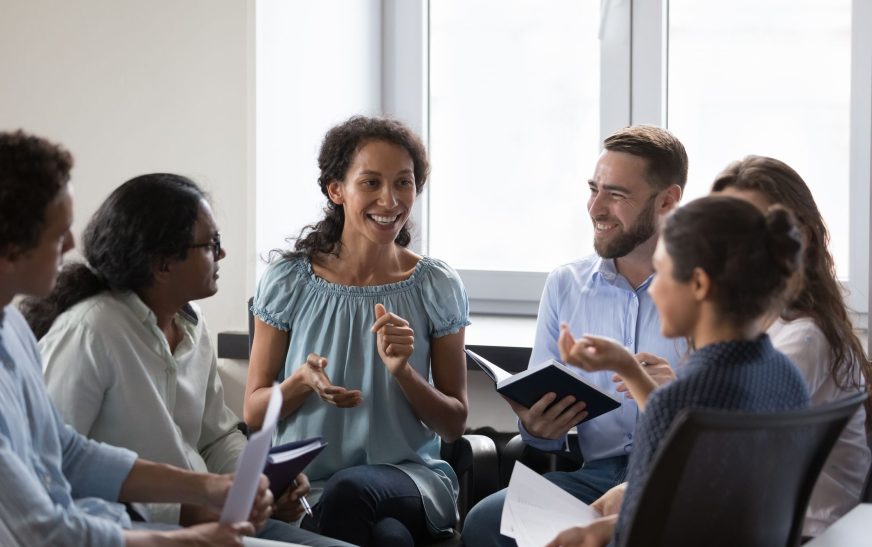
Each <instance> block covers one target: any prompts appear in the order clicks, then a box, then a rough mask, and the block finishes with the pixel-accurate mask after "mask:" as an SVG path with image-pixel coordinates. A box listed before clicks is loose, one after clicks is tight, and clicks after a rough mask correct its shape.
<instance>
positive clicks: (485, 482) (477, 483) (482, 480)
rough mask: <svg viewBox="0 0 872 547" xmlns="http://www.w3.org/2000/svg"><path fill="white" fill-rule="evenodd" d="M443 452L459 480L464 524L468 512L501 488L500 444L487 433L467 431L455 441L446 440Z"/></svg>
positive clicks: (461, 515)
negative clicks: (497, 445)
mask: <svg viewBox="0 0 872 547" xmlns="http://www.w3.org/2000/svg"><path fill="white" fill-rule="evenodd" d="M441 452H442V458H443V459H444V460H445V461H447V462H448V463H449V464H451V467H452V468H453V469H454V472H455V473H456V474H457V480H458V481H459V483H460V495H459V496H458V498H457V509H458V512H459V513H460V525H461V526H462V525H463V521H464V519H465V518H466V513H468V512H469V510H470V509H471V508H472V507H473V506H474V505H475V504H476V503H478V502H479V501H481V500H482V499H483V498H485V497H487V496H489V495H490V494H492V493H494V492H496V491H497V490H498V489H499V486H500V482H499V461H498V459H497V447H496V445H495V444H494V442H493V440H492V439H490V438H489V437H486V436H484V435H464V436H463V437H461V438H460V439H458V440H457V441H455V442H453V443H446V442H443V443H442V450H441Z"/></svg>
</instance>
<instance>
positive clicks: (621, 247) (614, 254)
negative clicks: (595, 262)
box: [593, 196, 657, 258]
mask: <svg viewBox="0 0 872 547" xmlns="http://www.w3.org/2000/svg"><path fill="white" fill-rule="evenodd" d="M653 197H654V196H652V198H653ZM655 201H656V200H654V199H649V200H648V203H646V204H645V208H644V209H642V212H640V213H639V216H638V217H636V222H635V223H633V225H632V226H631V227H630V229H629V230H628V231H626V232H624V233H622V234H619V235H617V236H615V238H614V239H612V240H611V241H601V242H598V241H597V240H596V239H594V240H593V248H594V250H595V251H596V254H598V255H600V256H601V257H603V258H621V257H624V256H627V255H628V254H630V253H631V252H633V249H635V248H636V247H638V246H639V245H641V244H642V243H644V242H646V241H648V239H650V238H651V236H653V235H654V234H655V233H656V232H657V218H656V215H655V214H654V202H655Z"/></svg>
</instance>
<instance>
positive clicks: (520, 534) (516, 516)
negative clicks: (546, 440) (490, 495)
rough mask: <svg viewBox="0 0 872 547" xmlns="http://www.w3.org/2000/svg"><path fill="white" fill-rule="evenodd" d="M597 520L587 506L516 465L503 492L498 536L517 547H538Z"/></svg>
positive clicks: (535, 474) (541, 477)
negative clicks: (503, 498)
mask: <svg viewBox="0 0 872 547" xmlns="http://www.w3.org/2000/svg"><path fill="white" fill-rule="evenodd" d="M599 517H600V514H599V513H598V512H596V511H595V510H594V509H592V508H591V507H590V506H589V505H588V504H586V503H584V502H583V501H581V500H579V499H576V498H575V497H573V496H572V495H571V494H569V493H568V492H566V491H564V490H563V489H561V488H560V487H559V486H557V485H556V484H554V483H553V482H551V481H549V480H548V479H546V478H545V477H543V476H541V475H539V474H538V473H536V472H535V471H533V470H532V469H530V468H529V467H527V466H526V465H524V464H522V463H520V462H517V463H515V468H514V469H513V470H512V478H511V479H510V480H509V489H508V491H507V492H506V502H505V504H504V505H503V515H502V520H501V521H500V533H501V534H503V535H504V536H508V537H510V538H514V539H515V541H516V542H517V544H518V547H542V546H543V545H546V544H548V542H550V541H551V540H553V539H554V538H555V537H557V534H559V533H560V532H562V531H564V530H566V529H568V528H572V527H573V526H584V525H586V524H589V523H590V522H592V521H593V520H595V519H598V518H599Z"/></svg>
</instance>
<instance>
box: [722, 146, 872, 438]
mask: <svg viewBox="0 0 872 547" xmlns="http://www.w3.org/2000/svg"><path fill="white" fill-rule="evenodd" d="M727 188H734V189H736V190H750V191H755V192H759V193H760V194H762V195H763V197H765V198H766V201H768V202H769V203H773V204H778V205H783V206H785V207H787V208H788V209H790V210H791V211H793V214H794V215H796V218H797V220H798V222H799V225H800V226H801V227H802V228H801V229H802V233H803V237H804V238H805V241H806V250H805V257H804V267H803V271H802V278H801V281H802V287H801V289H800V290H799V291H797V293H796V294H795V295H794V297H793V298H792V299H791V300H790V301H789V302H788V303H787V305H786V306H785V308H784V310H783V311H782V313H781V317H782V318H783V319H785V320H791V319H796V318H798V317H810V318H811V319H812V320H813V321H814V322H815V324H816V325H817V326H818V328H820V329H821V332H823V334H824V337H825V338H826V339H827V343H828V344H829V345H830V349H831V351H832V357H833V359H832V361H831V363H830V375H831V376H832V378H833V381H834V382H835V383H836V385H837V386H838V387H840V388H841V389H847V388H849V387H850V388H861V387H863V386H861V385H859V384H860V382H859V381H858V378H856V374H854V362H855V361H856V362H857V363H858V364H859V366H860V370H861V372H862V373H863V375H864V376H865V378H866V382H867V383H868V382H872V363H870V362H869V359H868V358H867V357H866V353H865V352H864V350H863V345H862V344H861V343H860V340H859V339H858V338H857V335H856V334H855V333H854V329H853V327H852V325H851V320H850V318H849V317H848V307H847V305H846V304H845V300H844V297H843V295H842V290H841V287H840V286H839V283H838V281H837V280H836V265H835V261H834V260H833V257H832V255H831V254H830V252H829V248H828V247H829V242H830V234H829V231H828V230H827V225H826V223H825V222H824V219H823V217H822V216H821V213H820V211H819V210H818V208H817V204H815V201H814V197H813V196H812V194H811V190H809V188H808V185H807V184H806V183H805V181H804V180H803V179H802V177H800V176H799V173H797V172H796V171H794V170H793V169H792V168H791V167H790V166H789V165H787V164H786V163H784V162H782V161H779V160H777V159H774V158H768V157H765V156H747V157H746V158H744V159H743V160H741V161H737V162H734V163H732V164H730V165H729V166H727V168H726V169H724V170H723V171H722V172H721V173H720V174H719V175H718V176H717V177H715V181H714V184H713V185H712V192H721V191H723V190H726V189H727ZM866 408H867V424H869V425H872V422H870V420H872V400H867V403H866ZM867 427H868V425H867Z"/></svg>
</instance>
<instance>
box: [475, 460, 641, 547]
mask: <svg viewBox="0 0 872 547" xmlns="http://www.w3.org/2000/svg"><path fill="white" fill-rule="evenodd" d="M627 459H628V458H627V456H617V457H614V458H605V459H602V460H597V461H593V462H587V463H585V464H584V466H583V467H582V468H581V469H579V470H577V471H554V472H552V473H545V475H544V477H545V478H547V479H548V480H550V481H551V482H553V483H554V484H556V485H557V486H559V487H560V488H562V489H564V490H566V491H567V492H569V493H570V494H572V495H573V496H575V497H576V498H578V499H580V500H581V501H583V502H585V503H592V502H594V501H596V500H597V499H598V498H599V497H600V496H602V495H603V494H604V493H605V492H606V491H607V490H608V489H610V488H612V487H613V486H616V485H618V484H620V483H621V482H623V481H624V479H625V478H626V476H627ZM505 499H506V490H505V489H503V490H500V491H499V492H495V493H493V494H491V495H490V496H488V497H486V498H485V499H483V500H481V501H480V502H478V503H477V504H476V505H475V507H473V508H472V510H471V511H470V512H469V514H468V515H467V516H466V522H464V524H463V533H462V535H463V542H464V543H465V544H466V545H469V546H470V547H488V546H494V547H496V546H499V547H513V546H514V545H516V544H515V540H514V539H511V538H508V537H506V536H503V535H500V520H501V519H502V516H503V502H505Z"/></svg>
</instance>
